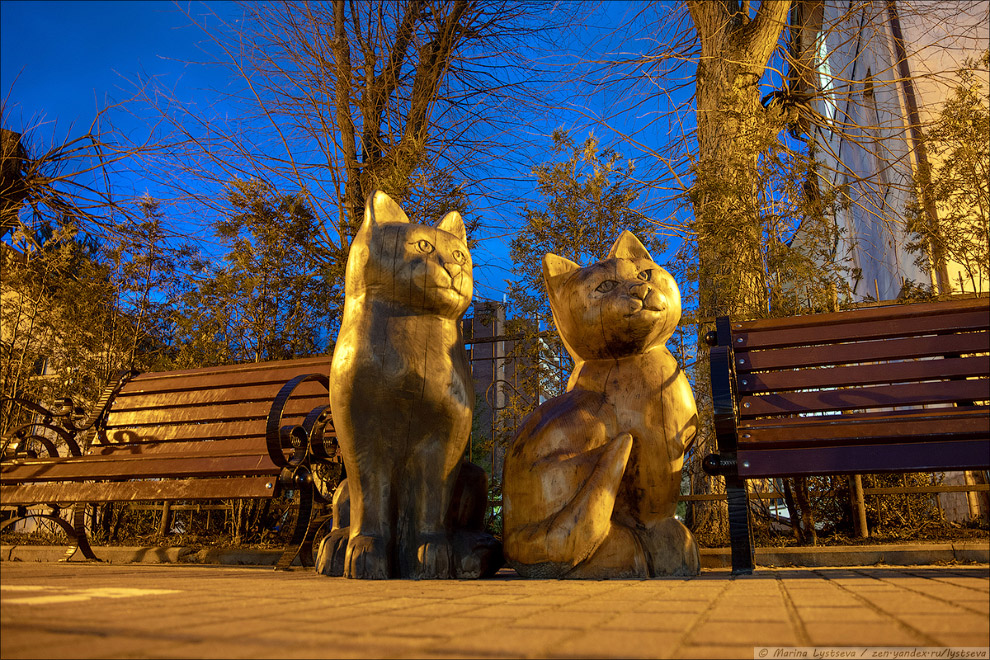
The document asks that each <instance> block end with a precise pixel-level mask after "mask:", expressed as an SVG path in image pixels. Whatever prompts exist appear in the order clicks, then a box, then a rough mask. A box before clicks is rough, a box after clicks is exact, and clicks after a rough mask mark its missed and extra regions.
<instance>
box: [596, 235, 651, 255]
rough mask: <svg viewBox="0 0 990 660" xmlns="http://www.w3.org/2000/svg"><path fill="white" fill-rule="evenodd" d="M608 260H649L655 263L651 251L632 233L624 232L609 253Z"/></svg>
mask: <svg viewBox="0 0 990 660" xmlns="http://www.w3.org/2000/svg"><path fill="white" fill-rule="evenodd" d="M607 258H608V259H613V258H614V259H648V260H650V261H653V257H652V256H650V252H649V250H647V249H646V247H645V246H644V245H643V244H642V243H641V242H640V240H639V239H638V238H636V237H635V236H634V235H633V233H632V232H631V231H628V230H626V231H624V232H622V233H621V234H619V238H618V239H616V241H615V244H614V245H613V246H612V249H611V250H609V252H608V257H607Z"/></svg>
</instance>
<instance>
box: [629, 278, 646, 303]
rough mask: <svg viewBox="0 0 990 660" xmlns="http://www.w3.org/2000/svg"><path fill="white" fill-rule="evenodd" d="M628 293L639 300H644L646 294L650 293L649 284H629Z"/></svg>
mask: <svg viewBox="0 0 990 660" xmlns="http://www.w3.org/2000/svg"><path fill="white" fill-rule="evenodd" d="M629 295H631V296H633V297H634V298H639V299H640V300H646V296H648V295H650V285H649V284H646V283H645V282H636V283H635V284H631V285H630V286H629Z"/></svg>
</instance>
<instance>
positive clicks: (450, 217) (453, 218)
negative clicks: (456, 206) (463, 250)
mask: <svg viewBox="0 0 990 660" xmlns="http://www.w3.org/2000/svg"><path fill="white" fill-rule="evenodd" d="M437 229H440V230H443V231H445V232H447V233H448V234H453V235H454V236H456V237H457V238H459V239H460V241H461V242H462V243H467V230H465V229H464V218H462V217H461V214H460V213H458V212H457V211H451V212H450V213H448V214H447V215H445V216H444V217H443V219H442V220H441V221H440V222H439V223H437Z"/></svg>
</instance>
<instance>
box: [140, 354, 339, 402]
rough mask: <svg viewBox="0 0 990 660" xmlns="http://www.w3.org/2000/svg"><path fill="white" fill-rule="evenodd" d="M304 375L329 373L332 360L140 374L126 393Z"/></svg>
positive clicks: (275, 380)
mask: <svg viewBox="0 0 990 660" xmlns="http://www.w3.org/2000/svg"><path fill="white" fill-rule="evenodd" d="M304 373H325V374H329V373H330V357H329V356H322V357H316V358H305V359H299V360H283V361H281V362H256V363H251V364H238V365H233V366H225V367H212V368H209V369H185V370H181V371H158V372H154V373H145V374H139V375H138V376H136V377H134V378H133V379H132V380H131V381H130V382H128V383H127V385H125V386H124V389H123V390H122V393H126V394H133V393H141V392H169V391H172V390H182V389H189V388H190V387H191V388H196V387H198V386H199V384H200V383H202V382H203V381H209V382H210V383H211V384H215V385H217V386H231V385H250V384H263V383H287V382H288V381H289V380H291V379H292V378H294V377H296V376H298V375H299V374H304Z"/></svg>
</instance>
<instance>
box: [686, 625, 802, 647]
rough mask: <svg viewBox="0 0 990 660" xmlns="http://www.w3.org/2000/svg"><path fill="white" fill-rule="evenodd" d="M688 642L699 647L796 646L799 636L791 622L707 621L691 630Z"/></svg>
mask: <svg viewBox="0 0 990 660" xmlns="http://www.w3.org/2000/svg"><path fill="white" fill-rule="evenodd" d="M687 641H688V642H689V643H691V644H698V645H722V644H731V645H740V644H748V645H750V646H757V645H759V646H764V645H773V646H794V645H797V643H798V635H797V633H796V631H795V626H794V625H793V624H792V623H791V622H789V621H783V622H776V623H774V622H760V623H759V624H752V623H742V622H736V621H706V622H705V623H702V624H701V625H699V626H696V627H694V628H692V629H691V631H690V633H689V634H688V637H687Z"/></svg>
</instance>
